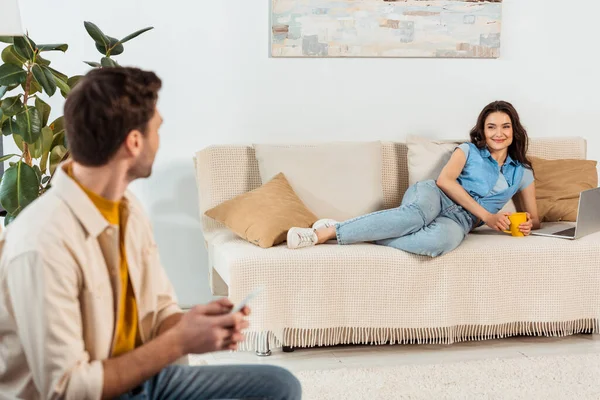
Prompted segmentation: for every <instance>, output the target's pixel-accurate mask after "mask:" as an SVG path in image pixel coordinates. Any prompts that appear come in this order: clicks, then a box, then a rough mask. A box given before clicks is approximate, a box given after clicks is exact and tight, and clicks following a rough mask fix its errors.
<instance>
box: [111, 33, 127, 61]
mask: <svg viewBox="0 0 600 400" xmlns="http://www.w3.org/2000/svg"><path fill="white" fill-rule="evenodd" d="M108 38H109V39H110V44H109V49H108V54H109V55H113V56H118V55H119V54H121V53H123V51H125V47H123V45H122V44H121V42H120V41H119V39H117V38H114V37H110V36H109V37H108Z"/></svg>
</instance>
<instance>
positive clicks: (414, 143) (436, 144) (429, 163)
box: [406, 136, 517, 213]
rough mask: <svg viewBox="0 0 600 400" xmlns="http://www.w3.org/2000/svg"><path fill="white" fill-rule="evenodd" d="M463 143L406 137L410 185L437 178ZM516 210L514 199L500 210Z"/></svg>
mask: <svg viewBox="0 0 600 400" xmlns="http://www.w3.org/2000/svg"><path fill="white" fill-rule="evenodd" d="M461 143H464V141H442V140H431V139H427V138H422V137H419V136H409V137H408V138H407V139H406V146H407V147H408V155H407V157H408V183H409V185H413V184H415V183H417V182H420V181H425V180H429V179H437V178H438V176H439V175H440V173H441V172H442V169H443V168H444V166H445V165H446V164H447V163H448V161H449V160H450V157H451V156H452V152H453V151H454V149H455V148H456V146H458V145H459V144H461ZM516 211H517V208H516V206H515V203H514V202H513V200H512V199H511V200H509V202H508V203H506V204H505V205H504V207H502V209H501V210H500V212H508V213H513V212H516Z"/></svg>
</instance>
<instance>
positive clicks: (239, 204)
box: [204, 173, 317, 248]
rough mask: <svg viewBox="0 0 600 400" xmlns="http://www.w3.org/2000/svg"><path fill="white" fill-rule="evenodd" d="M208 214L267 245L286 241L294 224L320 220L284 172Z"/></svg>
mask: <svg viewBox="0 0 600 400" xmlns="http://www.w3.org/2000/svg"><path fill="white" fill-rule="evenodd" d="M204 214H205V215H206V216H208V217H210V218H213V219H215V220H217V221H219V222H221V223H222V224H224V225H225V226H227V227H228V228H229V229H231V230H232V231H233V232H235V233H236V234H237V235H238V236H240V237H241V238H242V239H245V240H247V241H249V242H250V243H253V244H256V245H258V246H260V247H263V248H268V247H271V246H275V245H278V244H280V243H282V242H284V241H285V240H286V235H287V231H288V230H289V229H290V228H291V227H294V226H297V227H301V228H308V227H310V226H312V224H313V223H315V221H316V220H317V217H316V216H315V215H314V214H313V213H312V212H311V211H310V210H309V209H308V208H306V206H305V205H304V203H302V201H301V200H300V199H299V198H298V196H297V195H296V193H295V192H294V189H292V187H291V186H290V184H289V183H288V181H287V179H286V178H285V176H284V175H283V174H281V173H280V174H278V175H276V176H275V177H274V178H273V179H271V180H270V181H269V182H267V183H265V184H264V185H262V186H261V187H259V188H257V189H254V190H253V191H251V192H248V193H244V194H241V195H239V196H236V197H234V198H233V199H231V200H228V201H225V202H223V203H221V204H220V205H218V206H216V207H214V208H212V209H210V210H208V211H206V212H205V213H204Z"/></svg>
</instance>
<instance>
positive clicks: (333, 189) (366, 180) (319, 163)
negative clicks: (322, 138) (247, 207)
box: [254, 142, 383, 221]
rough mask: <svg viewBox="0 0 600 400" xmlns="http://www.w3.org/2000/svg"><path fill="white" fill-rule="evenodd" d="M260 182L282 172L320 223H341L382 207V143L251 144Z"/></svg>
mask: <svg viewBox="0 0 600 400" xmlns="http://www.w3.org/2000/svg"><path fill="white" fill-rule="evenodd" d="M254 149H255V151H256V159H257V161H258V169H259V171H260V176H261V179H262V181H263V182H266V181H267V180H269V179H271V178H272V177H273V176H274V175H276V174H278V173H280V172H282V173H284V174H285V176H286V178H287V179H288V181H289V182H290V185H291V186H292V187H293V188H294V191H296V193H297V194H298V197H300V199H302V201H303V202H304V204H306V206H307V207H308V208H309V209H310V210H311V211H312V212H314V213H315V214H316V215H317V216H318V217H319V218H333V219H335V220H338V221H344V220H347V219H350V218H353V217H356V216H359V215H363V214H368V213H370V212H373V211H378V210H381V209H382V208H383V191H382V188H381V143H380V142H365V143H325V144H319V145H307V146H285V145H281V146H279V145H264V144H256V145H254Z"/></svg>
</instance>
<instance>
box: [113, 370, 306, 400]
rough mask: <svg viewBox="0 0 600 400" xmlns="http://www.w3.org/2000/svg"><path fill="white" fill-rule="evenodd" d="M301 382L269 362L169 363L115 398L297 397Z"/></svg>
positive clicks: (290, 399) (294, 399) (275, 399)
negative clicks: (190, 364) (234, 363)
mask: <svg viewBox="0 0 600 400" xmlns="http://www.w3.org/2000/svg"><path fill="white" fill-rule="evenodd" d="M301 397H302V389H301V386H300V382H299V381H298V379H296V377H294V375H292V374H291V373H290V372H288V371H287V370H285V369H283V368H280V367H275V366H270V365H216V366H197V367H194V366H189V365H171V366H169V367H166V368H165V369H163V370H162V371H161V372H159V373H158V375H156V376H155V377H154V378H152V379H150V380H148V381H146V382H144V383H143V384H142V385H140V386H138V387H137V388H135V389H134V390H132V391H131V392H129V393H126V394H124V395H122V396H119V397H118V398H117V399H118V400H143V399H148V400H155V399H156V400H158V399H161V400H205V399H220V400H222V399H270V400H300V398H301Z"/></svg>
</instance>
